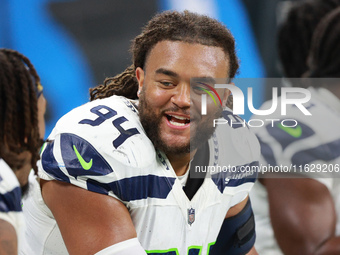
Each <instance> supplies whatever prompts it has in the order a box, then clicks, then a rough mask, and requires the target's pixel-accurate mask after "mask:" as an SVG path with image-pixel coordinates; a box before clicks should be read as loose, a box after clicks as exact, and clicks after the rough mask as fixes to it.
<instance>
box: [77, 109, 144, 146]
mask: <svg viewBox="0 0 340 255" xmlns="http://www.w3.org/2000/svg"><path fill="white" fill-rule="evenodd" d="M90 112H92V113H94V114H96V115H98V118H96V119H95V120H90V119H83V120H81V121H79V124H88V125H91V126H93V127H95V126H99V125H100V124H102V123H103V122H104V121H105V120H108V119H110V118H112V117H114V116H116V115H117V112H116V111H115V110H113V109H111V108H110V107H107V106H105V105H98V106H96V107H93V108H92V109H91V110H90ZM126 121H128V120H127V119H126V118H125V117H124V116H121V117H119V118H117V119H115V120H114V121H112V124H113V125H114V126H115V127H116V128H117V130H118V131H119V132H120V135H119V136H118V137H117V138H116V139H115V140H114V141H113V142H112V144H113V146H114V147H115V148H116V149H117V148H118V147H119V146H120V145H121V144H122V143H124V142H125V141H126V139H128V138H129V137H130V136H133V135H136V134H139V131H138V130H137V128H130V129H127V130H126V129H124V128H123V127H122V126H121V124H122V123H124V122H126Z"/></svg>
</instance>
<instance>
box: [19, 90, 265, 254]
mask: <svg viewBox="0 0 340 255" xmlns="http://www.w3.org/2000/svg"><path fill="white" fill-rule="evenodd" d="M228 114H232V113H231V112H230V111H229V112H228V111H225V112H224V115H226V116H227V115H228ZM226 134H227V135H226ZM49 140H51V142H49V143H47V144H46V145H45V147H44V148H43V150H42V157H41V158H42V159H41V162H40V164H39V176H40V178H42V179H45V180H59V181H62V182H67V183H71V184H73V185H76V186H78V187H81V188H84V189H87V190H89V191H92V192H97V193H101V194H106V195H109V196H112V197H114V198H116V199H118V200H119V201H121V202H122V203H124V204H125V206H126V207H127V209H128V210H129V212H130V215H131V218H132V221H133V224H134V226H135V229H136V232H137V237H138V240H139V241H140V243H141V244H142V246H143V248H144V249H145V250H146V252H147V253H148V254H169V255H170V254H202V255H204V254H208V253H209V249H210V247H211V246H212V245H213V244H214V242H215V241H216V238H217V235H218V233H219V230H220V227H221V225H222V223H223V220H224V218H225V216H226V213H227V211H228V209H229V208H230V207H231V206H234V205H236V204H238V203H239V202H241V201H242V200H244V199H245V198H246V196H247V195H248V193H249V191H250V189H251V187H252V186H253V183H254V181H255V178H256V174H253V175H249V176H247V175H241V174H238V175H236V177H235V178H228V176H229V177H230V173H223V172H220V173H212V174H211V178H205V179H204V181H203V184H202V185H201V187H200V188H199V189H198V191H197V192H196V193H195V195H194V197H193V198H192V199H191V200H189V199H188V197H187V196H186V194H185V192H184V191H183V187H182V183H181V181H180V180H179V179H178V178H177V176H176V174H175V171H174V170H173V168H172V166H171V164H170V162H169V160H168V159H167V157H166V155H165V154H164V153H163V152H161V151H158V150H155V148H154V147H153V144H152V142H151V141H150V140H149V138H148V137H147V136H146V134H145V132H144V130H143V127H142V125H141V123H140V121H139V116H138V111H137V109H136V108H135V107H134V105H133V104H132V103H131V102H130V101H129V100H127V99H126V98H124V97H118V96H112V97H110V98H106V99H100V100H95V101H92V102H89V103H87V104H85V105H83V106H81V107H78V108H76V109H74V110H72V111H71V112H70V113H68V114H67V115H65V116H64V117H63V118H61V119H60V120H59V121H58V123H57V125H56V127H55V128H54V130H53V131H52V133H51V135H50V136H49ZM208 144H209V151H210V154H209V165H211V166H216V165H220V166H221V165H233V166H235V167H238V169H239V168H240V167H241V166H257V165H258V158H259V155H260V151H259V144H258V141H257V139H256V137H255V135H253V134H252V133H251V132H250V130H249V129H248V128H247V127H238V128H232V127H230V126H229V125H219V126H218V127H217V129H216V131H215V133H214V135H213V137H212V138H211V139H209V141H208ZM245 177H247V178H245ZM24 208H26V209H27V210H28V211H29V216H30V217H28V218H27V220H28V221H29V222H28V225H29V227H28V232H27V236H31V237H32V238H34V240H33V241H31V242H30V243H31V244H33V245H31V247H30V248H27V250H30V251H31V252H33V253H34V254H37V255H39V254H67V252H66V249H65V245H64V243H63V240H62V238H61V235H60V232H59V230H58V227H57V225H56V223H55V221H54V219H53V216H52V213H51V212H50V211H49V209H48V208H47V207H46V205H45V204H44V202H43V200H42V198H41V194H40V190H39V185H37V188H36V193H35V196H32V199H31V201H30V202H28V201H27V202H26V203H25V204H24ZM24 211H25V210H24ZM34 218H38V219H36V220H35V219H34ZM34 221H35V222H34ZM37 221H40V222H38V224H36V223H37ZM32 222H34V223H32ZM34 232H35V233H36V234H35V235H34ZM22 250H23V251H24V250H25V247H24V248H23V249H22ZM33 253H32V254H33ZM22 254H25V253H24V252H22ZM27 254H29V253H27Z"/></svg>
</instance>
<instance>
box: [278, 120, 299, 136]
mask: <svg viewBox="0 0 340 255" xmlns="http://www.w3.org/2000/svg"><path fill="white" fill-rule="evenodd" d="M277 126H278V127H279V128H281V129H282V130H283V131H285V132H286V133H288V134H289V135H291V136H293V137H295V138H299V137H300V136H301V135H302V128H301V126H300V125H297V126H296V127H284V126H282V124H281V123H280V124H278V125H277Z"/></svg>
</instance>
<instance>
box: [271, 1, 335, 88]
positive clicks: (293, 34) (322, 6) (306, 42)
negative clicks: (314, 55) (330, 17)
mask: <svg viewBox="0 0 340 255" xmlns="http://www.w3.org/2000/svg"><path fill="white" fill-rule="evenodd" d="M338 6H340V0H307V1H301V2H297V3H296V4H295V5H294V6H293V7H292V8H291V9H290V10H289V13H288V15H287V18H286V20H285V21H284V22H283V23H282V24H281V25H280V27H279V30H278V40H277V42H278V53H279V57H280V60H281V64H282V67H283V72H284V75H285V76H286V77H288V78H300V77H302V76H303V74H304V73H305V72H306V71H307V70H308V66H307V57H308V54H309V51H310V47H311V42H312V37H313V33H314V30H315V28H316V27H317V25H318V23H319V22H320V20H322V18H323V17H325V16H326V15H327V14H328V13H329V12H331V11H332V10H334V9H335V8H337V7H338ZM292 81H293V80H292ZM292 85H296V86H302V84H300V83H297V84H294V83H293V84H292Z"/></svg>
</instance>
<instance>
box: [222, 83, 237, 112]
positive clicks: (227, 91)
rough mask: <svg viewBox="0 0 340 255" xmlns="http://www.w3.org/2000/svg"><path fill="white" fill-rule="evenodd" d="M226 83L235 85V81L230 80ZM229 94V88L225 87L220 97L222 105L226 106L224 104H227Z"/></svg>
mask: <svg viewBox="0 0 340 255" xmlns="http://www.w3.org/2000/svg"><path fill="white" fill-rule="evenodd" d="M228 85H233V86H235V83H233V82H231V83H229V84H228ZM230 94H231V91H230V90H229V89H225V90H224V94H223V99H222V105H223V106H226V105H227V102H228V97H229V96H230Z"/></svg>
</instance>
